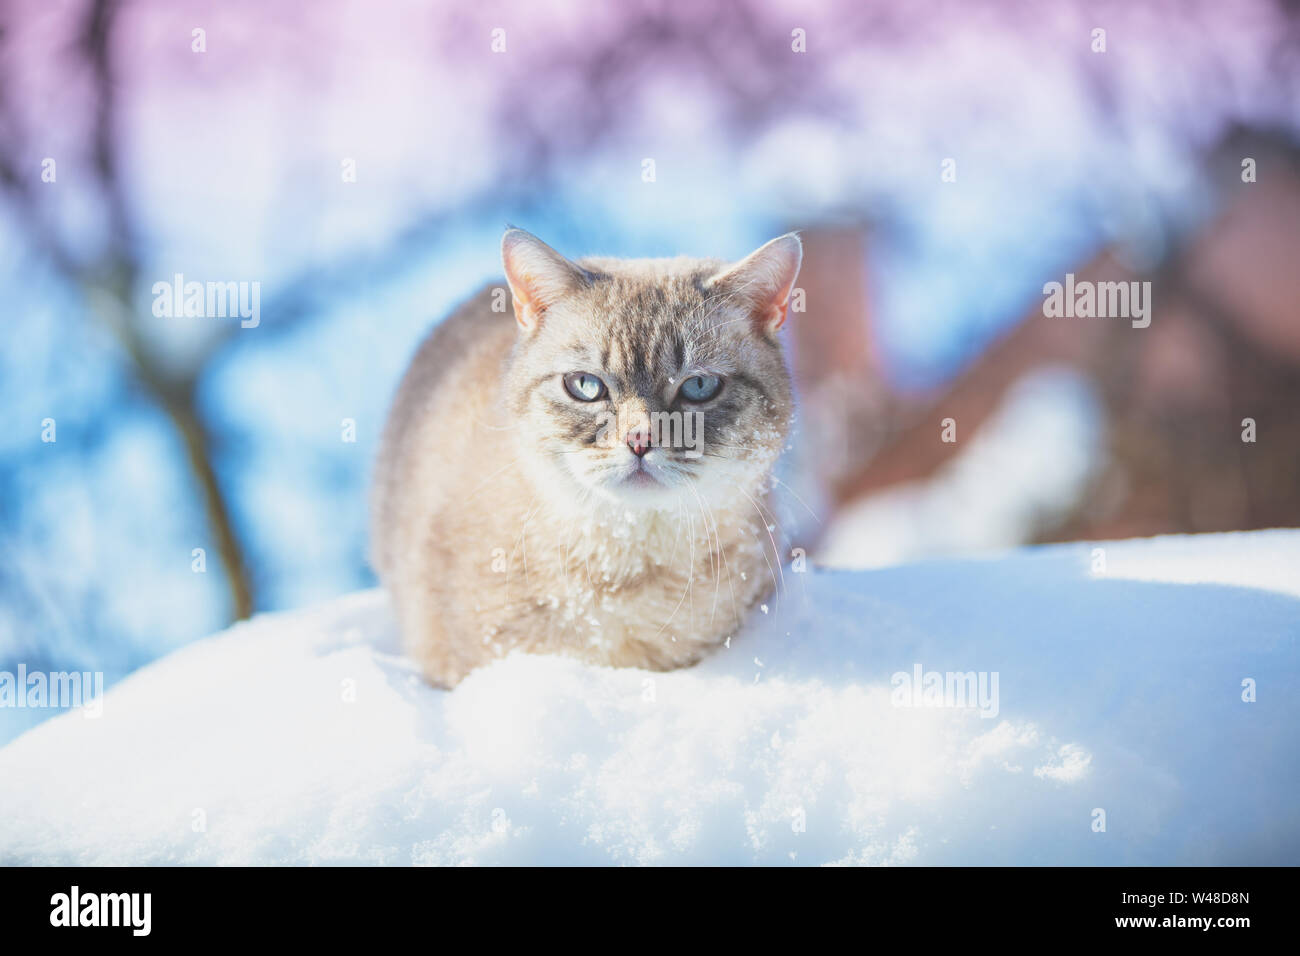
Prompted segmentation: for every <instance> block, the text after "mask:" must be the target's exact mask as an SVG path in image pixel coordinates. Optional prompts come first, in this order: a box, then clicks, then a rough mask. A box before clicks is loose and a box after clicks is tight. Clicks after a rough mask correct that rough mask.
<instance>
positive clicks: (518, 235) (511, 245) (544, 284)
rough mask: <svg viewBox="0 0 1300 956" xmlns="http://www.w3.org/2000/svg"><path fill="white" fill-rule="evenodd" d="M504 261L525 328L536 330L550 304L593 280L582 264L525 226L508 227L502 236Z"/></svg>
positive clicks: (513, 296) (512, 297)
mask: <svg viewBox="0 0 1300 956" xmlns="http://www.w3.org/2000/svg"><path fill="white" fill-rule="evenodd" d="M501 264H502V265H503V266H505V270H506V282H508V283H509V284H510V297H511V299H512V300H513V301H514V306H515V318H516V319H517V320H518V321H519V325H520V327H521V328H522V329H523V330H524V331H525V332H532V331H534V330H536V328H537V325H538V323H539V322H540V321H541V318H542V316H543V315H544V314H545V313H546V310H547V309H548V308H550V307H551V306H552V305H554V304H555V303H556V302H557V301H558V300H559V299H560V298H562V297H563V296H565V295H567V294H568V293H570V292H573V291H574V290H575V289H578V288H579V287H581V286H582V285H584V284H586V283H587V282H589V281H590V276H588V274H587V273H586V272H585V271H583V270H582V269H581V268H580V267H579V266H577V265H575V264H574V263H572V262H570V261H569V260H568V259H566V258H564V256H562V255H560V254H559V253H558V252H556V251H555V250H554V249H552V248H551V247H550V246H548V245H547V244H546V243H544V242H542V240H540V239H538V238H537V237H536V236H534V235H533V234H532V233H531V232H524V230H522V229H514V228H511V229H507V230H506V234H505V235H504V236H502V237H501Z"/></svg>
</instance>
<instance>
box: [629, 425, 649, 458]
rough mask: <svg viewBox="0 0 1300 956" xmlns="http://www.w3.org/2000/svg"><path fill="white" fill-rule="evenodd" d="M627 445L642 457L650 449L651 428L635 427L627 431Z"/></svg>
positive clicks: (633, 452)
mask: <svg viewBox="0 0 1300 956" xmlns="http://www.w3.org/2000/svg"><path fill="white" fill-rule="evenodd" d="M627 447H628V448H631V449H632V454H634V455H636V456H637V457H638V458H640V457H641V456H642V455H644V454H645V453H646V452H648V451H649V450H650V429H648V428H634V429H632V430H631V431H630V432H628V433H627Z"/></svg>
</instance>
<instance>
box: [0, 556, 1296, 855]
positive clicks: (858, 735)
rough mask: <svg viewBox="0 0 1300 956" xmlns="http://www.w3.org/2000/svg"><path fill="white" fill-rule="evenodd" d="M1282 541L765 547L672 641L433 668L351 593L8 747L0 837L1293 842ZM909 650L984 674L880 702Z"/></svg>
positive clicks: (1281, 851)
mask: <svg viewBox="0 0 1300 956" xmlns="http://www.w3.org/2000/svg"><path fill="white" fill-rule="evenodd" d="M1297 569H1300V531H1268V532H1251V533H1242V534H1230V535H1204V536H1190V537H1171V538H1159V539H1151V540H1147V541H1131V542H1118V543H1106V544H1078V545H1067V546H1056V547H1050V548H1041V549H1031V550H1026V551H1018V552H1012V553H1009V554H1006V555H1002V556H999V557H996V558H986V559H971V560H953V561H941V562H931V563H923V564H915V565H910V566H901V567H894V568H886V569H878V570H864V571H826V570H815V569H809V570H808V571H807V572H805V573H799V572H796V571H794V570H793V569H791V568H787V569H786V573H785V582H786V588H785V591H784V593H783V594H781V595H779V596H778V597H777V598H776V599H775V600H773V601H772V602H770V608H769V611H770V613H768V614H756V615H755V620H754V621H753V622H752V623H751V625H750V627H749V630H748V632H747V633H744V634H742V635H740V636H738V637H737V638H735V639H733V640H732V641H731V645H730V647H729V648H726V649H723V650H720V651H719V652H718V653H717V654H716V655H715V656H713V657H711V658H709V659H708V660H706V661H705V662H704V663H702V664H701V665H699V666H697V667H695V668H693V669H690V670H685V671H678V672H673V673H666V674H652V673H648V672H643V671H636V670H611V669H604V668H596V667H589V666H585V665H582V664H579V663H577V662H575V661H571V660H567V659H562V658H542V657H528V656H523V655H516V656H511V657H508V658H506V659H504V660H501V661H499V662H497V663H495V664H493V665H492V666H490V667H487V668H484V669H482V670H480V671H478V672H476V673H474V674H472V675H471V676H470V677H469V678H468V679H467V680H466V681H465V682H464V683H463V684H461V685H460V686H459V687H458V688H457V689H456V690H454V691H452V692H445V691H438V690H433V689H431V688H429V687H427V686H426V685H424V684H423V683H422V682H421V681H420V680H419V678H418V676H417V675H416V673H415V672H414V671H413V669H412V666H411V665H410V664H409V662H407V661H406V660H405V659H404V658H403V657H402V656H401V654H400V653H399V652H398V650H397V645H396V640H395V636H394V633H393V628H392V623H391V620H390V616H389V609H388V604H387V600H386V598H385V597H384V596H383V594H382V593H380V592H377V591H369V592H363V593H359V594H355V595H351V596H348V597H346V598H343V599H341V600H337V601H334V602H332V603H329V604H326V605H323V606H320V607H317V608H314V609H310V610H306V611H299V612H289V613H280V614H275V615H267V616H263V617H259V618H257V619H255V620H253V621H252V622H249V623H247V624H244V625H241V626H237V627H234V628H232V629H230V630H229V631H226V632H223V633H220V634H217V635H214V636H213V637H211V638H208V639H206V640H203V641H199V642H197V643H195V644H193V645H190V646H188V647H186V648H184V649H182V650H179V651H177V652H175V653H173V654H172V655H170V656H169V657H166V658H164V659H163V660H161V661H159V662H156V663H154V664H152V665H150V666H148V667H146V668H144V669H143V670H140V671H137V672H136V673H135V674H133V675H132V676H131V677H129V678H127V679H126V680H124V681H122V682H121V683H120V684H118V685H117V686H115V687H114V688H112V689H111V690H110V691H109V692H108V694H107V696H106V698H105V699H104V700H103V701H102V705H103V706H102V716H100V717H98V718H97V719H96V718H88V717H87V716H86V715H84V714H83V713H80V712H77V711H71V712H68V713H65V714H62V715H60V716H58V717H56V718H54V719H52V720H48V721H46V722H45V723H43V724H41V725H39V726H37V727H35V728H33V729H32V730H30V731H28V732H27V733H25V734H23V735H22V736H20V737H18V738H17V739H15V740H13V741H12V742H11V743H9V744H8V745H7V746H6V747H4V748H3V749H0V808H3V812H2V813H0V862H6V863H107V864H119V863H222V864H269V863H438V864H453V863H479V864H494V863H629V864H642V863H660V864H663V863H711V864H729V863H737V864H744V863H754V862H761V863H784V864H791V863H793V864H800V865H802V864H824V863H850V864H860V863H867V864H877V863H914V864H935V863H945V864H948V863H987V864H1059V863H1085V864H1194V863H1206V864H1231V863H1246V864H1264V863H1275V864H1281V863H1295V862H1296V861H1297V857H1298V851H1300V811H1298V810H1297V804H1296V802H1295V799H1294V794H1295V792H1296V788H1297V782H1298V781H1297V777H1298V776H1300V760H1297V757H1298V756H1300V748H1298V747H1297V743H1298V742H1300V719H1298V718H1300V694H1297V689H1298V688H1297V637H1298V636H1300V575H1297V573H1296V572H1297ZM916 668H920V669H921V670H922V671H923V672H925V673H928V672H950V671H951V672H963V673H964V672H976V673H977V674H978V675H980V676H982V677H983V678H985V679H987V680H986V683H985V684H984V685H983V686H984V687H985V689H992V688H994V687H996V690H997V693H996V695H995V697H994V698H993V699H986V700H983V701H982V702H983V703H984V704H985V705H986V706H984V707H983V708H980V707H964V708H963V707H956V706H903V704H906V703H907V700H906V699H905V698H902V697H900V690H899V688H900V687H904V686H906V685H904V684H903V683H902V681H901V678H900V679H896V680H894V681H892V682H891V678H893V677H894V675H896V674H906V675H912V674H913V673H914V672H915V669H916ZM994 675H996V683H993V681H992V678H993V677H994ZM1248 680H1253V681H1254V682H1255V693H1256V694H1257V700H1256V701H1255V702H1246V701H1244V700H1243V693H1244V686H1243V681H1248ZM922 699H924V698H922ZM949 703H952V701H949ZM993 712H995V715H993ZM6 713H7V712H6V711H4V710H0V721H4V720H6V719H9V718H8V717H7V716H6ZM9 713H12V712H9ZM982 714H989V716H982ZM1098 811H1104V822H1105V829H1104V831H1099V830H1096V829H1094V827H1095V826H1096V825H1097V824H1096V821H1099V820H1100V819H1101V817H1100V816H1099V814H1098Z"/></svg>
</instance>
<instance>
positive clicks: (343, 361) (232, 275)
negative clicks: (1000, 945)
mask: <svg viewBox="0 0 1300 956" xmlns="http://www.w3.org/2000/svg"><path fill="white" fill-rule="evenodd" d="M1298 57H1300V15H1298V13H1297V5H1296V4H1294V3H1290V2H1281V0H1237V2H1234V3H1232V4H1224V3H1220V2H1194V0H1185V2H1184V0H1180V2H1168V3H1140V2H1131V0H1123V2H1115V3H1068V2H1062V3H1051V4H1045V3H1041V2H1030V0H1026V2H1016V0H1008V2H972V0H961V2H938V3H913V2H907V3H903V2H893V3H874V2H859V0H822V2H804V3H794V2H784V0H625V2H619V3H617V4H615V3H595V2H575V3H547V2H541V0H511V2H479V3H443V2H438V3H416V2H407V3H375V2H362V0H355V2H353V0H313V2H310V3H288V2H285V3H278V4H267V3H264V2H254V0H221V2H202V0H196V2H175V0H167V2H164V0H4V2H3V4H2V5H0V291H2V292H3V303H4V317H3V331H2V332H0V408H3V428H2V429H0V670H10V671H12V670H14V669H15V668H16V666H17V663H18V662H22V663H24V664H25V665H26V667H27V668H28V670H29V671H35V670H60V671H62V670H100V671H104V672H105V674H106V677H107V680H108V681H109V682H110V683H111V682H112V681H113V680H116V679H119V678H120V677H121V676H123V675H124V674H126V673H128V672H130V671H131V670H132V669H134V668H136V667H139V666H140V665H142V664H144V663H146V662H148V661H149V660H151V659H153V658H155V657H157V656H159V655H161V654H163V653H165V652H167V651H168V650H171V649H173V648H175V647H177V646H179V645H181V644H184V643H185V642H187V641H190V640H193V639H195V638H198V637H201V636H203V635H204V634H206V633H210V632H212V631H214V630H216V629H218V628H220V627H223V626H224V625H226V624H228V623H229V622H230V621H231V620H234V619H238V618H242V617H246V616H248V615H249V614H250V613H254V612H260V611H267V610H275V609H282V608H292V607H297V606H302V605H307V604H311V603H313V602H317V601H320V600H322V599H325V598H328V597H331V596H334V595H338V594H341V593H344V592H347V591H349V590H353V589H356V588H359V587H364V586H368V585H371V584H373V583H374V578H373V575H372V573H371V572H370V570H369V568H368V566H367V562H366V549H365V542H366V515H367V509H366V496H367V485H368V479H369V473H370V467H371V461H372V458H373V454H374V451H375V447H376V440H377V438H378V435H379V432H380V429H381V427H382V424H383V419H384V415H385V412H386V409H387V405H388V402H389V399H390V397H391V395H392V392H393V389H394V387H395V385H396V382H397V379H398V376H399V375H400V374H401V372H402V370H403V368H404V365H405V363H406V361H407V359H408V358H409V356H410V355H411V353H412V351H413V349H414V347H415V345H416V343H417V341H418V340H419V338H420V337H421V336H422V335H423V334H424V332H425V331H426V330H427V329H428V327H429V326H430V324H431V323H432V322H434V321H436V320H437V319H438V318H439V317H441V316H442V315H444V314H445V313H446V311H447V310H448V309H449V308H450V307H451V306H452V305H454V304H455V303H456V302H457V301H458V300H460V299H462V298H464V297H466V296H467V295H469V294H470V293H471V292H473V291H474V290H475V289H477V288H479V287H480V286H481V285H482V284H484V283H486V282H490V281H494V280H497V281H499V279H498V276H499V273H498V270H499V262H498V248H499V246H498V243H499V238H500V234H501V231H502V228H503V226H504V225H505V223H506V222H511V223H514V224H517V225H520V226H523V227H525V228H528V229H530V230H532V231H533V232H535V233H537V234H539V235H541V236H542V237H543V238H545V239H546V240H547V241H548V242H550V243H551V244H552V245H554V246H556V247H557V248H558V249H560V250H561V251H563V252H565V253H566V254H569V255H571V256H575V257H576V256H580V255H584V254H594V253H600V254H612V255H625V256H656V255H675V254H678V253H687V254H693V255H702V256H718V257H721V258H738V257H740V256H742V255H744V254H745V253H747V252H749V251H750V250H751V249H752V248H754V247H756V246H757V245H759V244H760V243H761V242H763V241H764V240H766V239H767V238H770V237H771V236H773V235H776V234H778V233H780V232H784V231H786V230H789V229H792V228H793V229H799V230H801V232H802V235H803V237H804V240H805V243H806V249H807V251H806V256H805V269H804V272H803V275H802V278H801V280H800V283H799V286H800V287H801V288H802V289H803V292H804V301H805V304H806V306H805V310H804V311H803V312H801V313H796V314H794V315H792V322H791V324H790V325H789V326H788V327H787V328H788V330H789V334H790V336H791V342H792V345H793V350H794V366H795V369H796V374H797V378H798V382H799V386H800V391H801V394H802V405H803V422H802V425H801V430H800V433H799V436H798V440H797V448H796V450H795V455H794V458H793V461H794V468H795V470H796V472H797V473H798V482H797V484H796V485H795V486H796V487H799V488H801V489H803V491H802V492H801V497H802V498H803V501H802V502H801V504H802V505H803V507H802V508H801V509H800V512H801V513H802V515H803V519H802V520H803V523H804V525H806V526H805V527H801V529H800V531H799V534H800V535H801V536H802V540H803V541H805V542H806V546H807V550H808V552H809V554H810V555H811V556H812V557H813V558H814V559H816V560H819V561H821V562H822V563H827V564H834V565H846V566H873V565H882V564H889V563H893V562H898V561H905V560H914V559H919V558H926V557H933V556H942V555H952V554H962V553H971V552H980V551H987V550H989V549H997V548H1005V547H1010V546H1016V545H1020V544H1026V543H1035V542H1046V541H1059V540H1074V539H1098V538H1114V537H1128V536H1136V535H1151V534H1158V533H1167V532H1201V531H1220V530H1228V529H1246V528H1258V527H1268V526H1279V525H1300V493H1298V489H1300V268H1298V267H1300V151H1298V150H1297V127H1298V125H1300V95H1298V94H1300V60H1298ZM178 273H179V274H182V275H183V276H184V277H185V281H200V282H209V281H212V282H244V283H258V284H259V285H258V288H259V289H260V322H259V323H258V324H257V326H256V327H251V328H244V327H242V326H241V324H240V322H239V320H238V319H237V318H214V317H205V318H184V317H166V316H161V317H160V316H156V315H155V314H154V309H153V307H152V306H153V303H154V294H153V292H152V289H153V286H154V284H155V283H157V282H168V283H170V282H171V281H172V279H173V276H175V275H176V274H178ZM1067 273H1073V274H1075V275H1076V277H1077V278H1078V279H1080V280H1084V279H1088V280H1092V281H1149V282H1151V283H1152V300H1153V310H1152V321H1151V324H1150V326H1149V327H1148V328H1145V329H1138V328H1133V327H1132V326H1131V324H1130V323H1129V322H1128V321H1127V320H1124V319H1099V318H1094V319H1083V318H1047V317H1044V315H1043V298H1044V296H1043V286H1044V284H1045V283H1047V282H1052V281H1057V282H1063V281H1064V280H1065V275H1066V274H1067ZM1247 418H1249V419H1251V420H1252V421H1253V422H1255V426H1254V427H1255V429H1256V435H1255V439H1256V440H1255V441H1254V442H1246V441H1243V440H1242V433H1243V430H1244V426H1243V419H1247ZM945 419H951V420H952V422H953V425H954V429H955V431H954V432H952V433H951V434H950V437H952V435H955V438H956V440H955V441H943V440H942V435H943V428H944V426H943V422H944V420H945ZM30 713H31V712H30V711H28V712H19V713H17V714H16V715H10V716H15V721H17V723H15V721H9V719H8V717H6V721H8V722H7V723H5V724H3V725H0V739H2V738H3V737H5V736H12V734H13V733H14V732H16V729H15V728H17V727H18V726H19V724H20V723H21V721H23V720H26V719H28V718H27V717H25V716H24V714H30ZM42 716H43V715H42ZM30 719H35V718H34V717H33V718H30Z"/></svg>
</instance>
